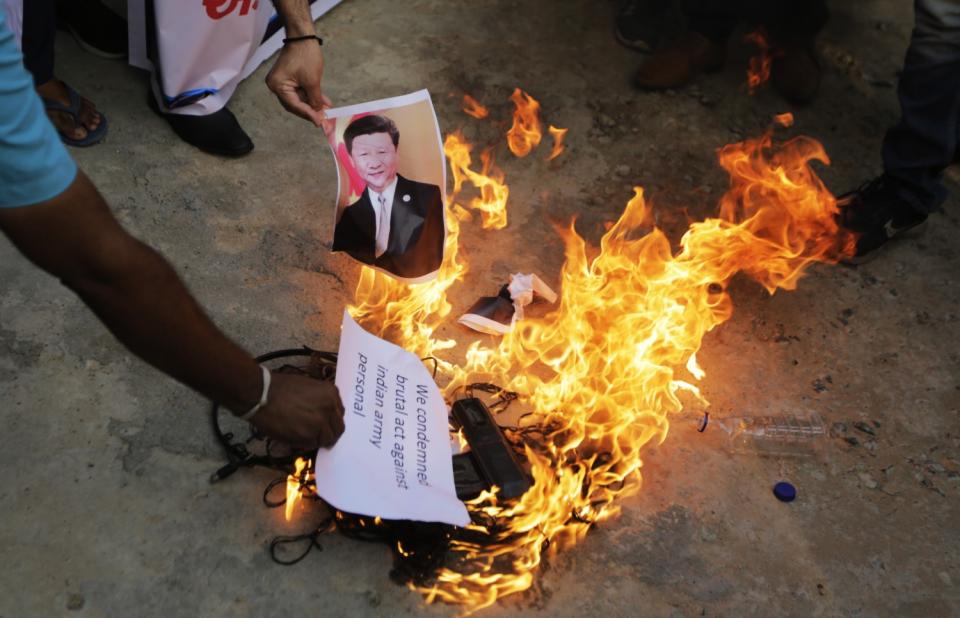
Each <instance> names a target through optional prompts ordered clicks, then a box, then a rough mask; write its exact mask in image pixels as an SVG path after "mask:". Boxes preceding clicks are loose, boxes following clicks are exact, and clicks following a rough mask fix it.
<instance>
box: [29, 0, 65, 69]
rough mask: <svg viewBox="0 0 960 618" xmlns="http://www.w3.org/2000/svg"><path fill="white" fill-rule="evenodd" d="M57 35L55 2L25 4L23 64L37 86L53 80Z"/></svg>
mask: <svg viewBox="0 0 960 618" xmlns="http://www.w3.org/2000/svg"><path fill="white" fill-rule="evenodd" d="M56 35H57V12H56V10H55V9H54V6H53V0H25V1H24V3H23V64H24V66H26V68H27V70H28V71H30V74H31V75H33V83H34V85H36V86H39V85H41V84H45V83H47V82H48V81H50V80H51V79H53V42H54V40H55V38H56Z"/></svg>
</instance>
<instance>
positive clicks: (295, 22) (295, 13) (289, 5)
mask: <svg viewBox="0 0 960 618" xmlns="http://www.w3.org/2000/svg"><path fill="white" fill-rule="evenodd" d="M273 5H274V6H275V7H276V8H277V13H279V14H280V17H282V18H283V24H284V27H285V28H286V31H287V36H288V37H292V36H305V35H308V34H315V33H316V30H315V29H314V27H313V17H312V16H311V15H310V4H309V3H308V2H307V0H273Z"/></svg>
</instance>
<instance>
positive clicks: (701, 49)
mask: <svg viewBox="0 0 960 618" xmlns="http://www.w3.org/2000/svg"><path fill="white" fill-rule="evenodd" d="M741 9H742V7H741V2H740V1H739V0H738V1H727V0H686V1H685V2H684V3H683V13H684V17H685V18H686V22H687V29H686V30H685V31H684V32H683V33H681V34H680V36H678V37H677V38H676V39H674V40H673V41H671V42H670V43H668V44H666V45H665V46H664V47H663V48H662V49H660V50H658V51H656V52H655V53H653V54H651V56H650V57H649V58H648V59H647V60H646V61H645V62H644V63H643V64H642V65H641V66H640V69H639V70H638V71H637V73H636V75H634V78H633V85H634V86H635V87H636V88H639V89H641V90H663V89H666V88H676V87H679V86H682V85H684V84H686V83H687V82H689V81H690V80H691V79H692V78H693V77H695V76H696V75H698V74H700V73H709V72H713V71H717V70H719V69H720V68H721V67H722V66H723V61H724V58H725V53H724V49H725V46H726V40H727V37H728V36H729V35H730V32H731V31H732V30H733V28H734V27H735V26H736V24H737V21H738V19H739V16H740V14H741Z"/></svg>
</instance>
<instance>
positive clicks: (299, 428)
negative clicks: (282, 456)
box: [250, 373, 343, 448]
mask: <svg viewBox="0 0 960 618" xmlns="http://www.w3.org/2000/svg"><path fill="white" fill-rule="evenodd" d="M250 422H251V423H253V424H254V425H256V426H257V428H258V429H260V430H261V431H263V432H264V433H266V434H267V435H269V436H272V437H274V438H280V439H281V440H283V441H285V442H287V443H288V444H291V445H293V446H301V447H306V448H315V447H320V448H329V447H331V446H333V445H334V443H336V441H337V439H338V438H339V437H340V435H341V434H342V433H343V403H341V401H340V393H339V392H338V391H337V387H336V386H334V385H333V384H331V383H330V382H321V381H319V380H315V379H313V378H308V377H305V376H299V375H291V374H284V373H275V374H273V377H272V381H271V386H270V398H269V399H268V400H267V404H266V405H265V406H264V407H263V408H262V409H261V410H260V411H259V412H257V413H256V414H255V415H254V417H253V418H252V419H250Z"/></svg>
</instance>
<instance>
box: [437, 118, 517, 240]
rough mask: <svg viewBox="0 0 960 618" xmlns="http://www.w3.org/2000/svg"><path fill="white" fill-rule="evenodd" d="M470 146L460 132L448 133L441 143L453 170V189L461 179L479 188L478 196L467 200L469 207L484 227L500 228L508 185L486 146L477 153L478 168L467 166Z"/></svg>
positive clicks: (458, 187)
mask: <svg viewBox="0 0 960 618" xmlns="http://www.w3.org/2000/svg"><path fill="white" fill-rule="evenodd" d="M470 150H471V147H470V145H469V144H467V142H466V141H465V140H464V138H463V135H462V134H461V133H460V132H454V133H451V134H450V135H448V136H447V139H446V140H445V141H444V143H443V152H444V154H446V155H447V159H449V160H450V169H451V170H452V171H453V193H454V195H456V194H458V193H460V191H461V190H462V189H463V183H464V181H470V183H471V184H473V185H474V186H475V187H477V189H479V190H480V196H479V197H476V198H474V199H473V200H471V202H470V204H469V206H470V208H473V209H474V210H479V211H480V217H481V219H482V220H483V227H484V229H494V230H499V229H502V228H504V227H506V226H507V198H508V197H509V196H510V189H509V187H507V185H506V184H504V182H503V172H501V171H500V170H499V169H497V168H496V167H494V165H493V155H492V154H491V151H490V150H485V151H483V152H482V153H481V154H480V161H481V164H482V168H481V170H480V172H475V171H473V170H471V169H470V162H471V159H470Z"/></svg>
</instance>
